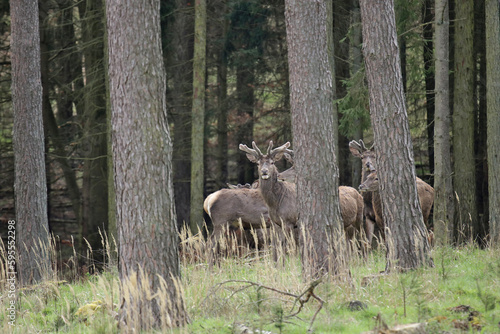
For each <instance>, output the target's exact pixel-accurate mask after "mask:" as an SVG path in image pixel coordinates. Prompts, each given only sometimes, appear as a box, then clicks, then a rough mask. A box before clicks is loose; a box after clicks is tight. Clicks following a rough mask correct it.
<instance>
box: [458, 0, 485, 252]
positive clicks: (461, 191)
mask: <svg viewBox="0 0 500 334" xmlns="http://www.w3.org/2000/svg"><path fill="white" fill-rule="evenodd" d="M455 13H456V20H455V77H454V95H453V96H454V97H453V157H454V180H453V182H454V189H455V193H456V198H457V215H456V217H455V220H456V231H455V232H456V233H457V234H456V237H457V239H458V240H459V241H462V242H463V241H469V240H470V238H474V237H475V236H476V233H478V230H479V226H478V217H477V207H476V179H475V175H476V174H475V173H476V171H475V157H474V72H475V71H474V57H473V55H474V54H473V38H472V37H473V32H474V2H473V0H461V1H457V2H456V4H455Z"/></svg>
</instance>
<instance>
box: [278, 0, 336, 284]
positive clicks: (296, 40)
mask: <svg viewBox="0 0 500 334" xmlns="http://www.w3.org/2000/svg"><path fill="white" fill-rule="evenodd" d="M331 4H332V3H331V1H320V2H314V3H313V2H308V1H295V0H286V1H285V17H286V29H287V42H288V64H289V66H288V67H289V71H290V105H291V111H292V129H293V137H294V151H295V169H296V171H297V196H298V210H299V212H300V218H299V227H300V230H302V231H304V232H305V233H301V248H302V265H303V271H304V276H305V277H308V278H311V277H317V276H318V275H321V274H322V273H324V272H330V273H339V272H340V270H341V260H342V259H343V255H344V254H342V251H343V250H344V247H342V246H340V245H339V244H338V241H339V240H341V239H342V233H343V232H342V226H343V225H342V218H341V216H340V208H339V198H338V185H339V181H338V178H339V172H338V167H337V158H336V157H337V152H338V148H337V147H336V138H335V137H334V128H335V124H334V121H335V119H334V117H333V98H334V96H335V95H334V84H333V73H332V64H331V63H330V61H329V56H328V50H329V45H328V42H329V41H330V42H331V41H332V40H333V39H329V38H328V34H329V33H331V31H327V27H328V25H327V19H328V14H327V11H329V10H331ZM330 15H331V14H330ZM330 47H331V48H333V47H332V46H330ZM330 50H331V49H330ZM304 59H307V61H304ZM312 176H313V177H312ZM319 189H321V190H320V191H319Z"/></svg>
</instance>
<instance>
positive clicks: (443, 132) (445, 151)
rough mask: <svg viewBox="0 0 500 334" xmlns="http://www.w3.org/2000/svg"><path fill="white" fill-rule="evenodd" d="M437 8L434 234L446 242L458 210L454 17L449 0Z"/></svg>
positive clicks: (438, 3)
mask: <svg viewBox="0 0 500 334" xmlns="http://www.w3.org/2000/svg"><path fill="white" fill-rule="evenodd" d="M435 8H436V9H435V12H436V18H435V26H436V32H435V43H434V44H435V45H436V52H435V68H436V69H435V72H436V75H435V76H436V111H435V118H434V157H435V158H434V159H435V160H434V190H435V193H434V194H435V197H434V234H435V239H436V244H438V245H446V244H448V243H450V242H451V241H452V236H453V223H454V214H455V200H454V198H455V197H454V192H453V183H452V168H451V147H450V143H451V138H450V129H451V114H450V81H449V72H450V67H449V65H450V62H449V54H450V48H449V30H450V19H449V5H448V0H436V4H435Z"/></svg>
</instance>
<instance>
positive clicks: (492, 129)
mask: <svg viewBox="0 0 500 334" xmlns="http://www.w3.org/2000/svg"><path fill="white" fill-rule="evenodd" d="M499 7H500V3H499V1H498V0H486V72H487V73H488V74H487V76H486V80H487V81H486V94H487V95H486V99H487V119H488V128H487V132H488V191H489V211H490V212H489V216H490V242H491V244H492V245H493V246H495V247H500V205H499V203H500V194H499V191H500V170H499V169H500V155H499V154H498V152H500V138H499V136H500V95H499V94H498V91H499V90H500V62H499V61H498V57H499V55H500V22H499V15H500V8H499Z"/></svg>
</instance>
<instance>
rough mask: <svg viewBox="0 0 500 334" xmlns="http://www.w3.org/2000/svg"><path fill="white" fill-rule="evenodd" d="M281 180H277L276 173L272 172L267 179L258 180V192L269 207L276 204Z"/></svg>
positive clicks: (279, 195) (279, 194)
mask: <svg viewBox="0 0 500 334" xmlns="http://www.w3.org/2000/svg"><path fill="white" fill-rule="evenodd" d="M282 183H283V182H278V175H277V174H276V173H273V174H272V175H271V176H270V177H269V178H268V179H267V180H263V179H261V180H260V192H261V195H262V198H263V199H264V201H265V202H266V203H267V205H268V206H269V207H274V206H275V205H277V204H278V202H279V199H280V197H281V193H282V191H281V188H282V186H283V184H282Z"/></svg>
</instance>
